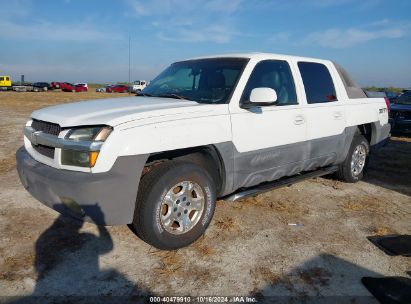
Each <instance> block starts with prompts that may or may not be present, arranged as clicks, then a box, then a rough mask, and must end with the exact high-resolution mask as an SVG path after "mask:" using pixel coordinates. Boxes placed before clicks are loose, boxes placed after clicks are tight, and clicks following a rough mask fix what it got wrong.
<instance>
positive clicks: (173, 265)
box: [152, 251, 182, 275]
mask: <svg viewBox="0 0 411 304" xmlns="http://www.w3.org/2000/svg"><path fill="white" fill-rule="evenodd" d="M152 254H153V255H157V256H159V257H160V266H159V267H156V268H154V271H155V272H156V273H157V274H160V275H171V274H175V273H176V272H177V271H178V270H180V269H181V267H182V261H181V257H180V255H179V254H178V252H177V251H167V252H164V251H160V252H154V253H152Z"/></svg>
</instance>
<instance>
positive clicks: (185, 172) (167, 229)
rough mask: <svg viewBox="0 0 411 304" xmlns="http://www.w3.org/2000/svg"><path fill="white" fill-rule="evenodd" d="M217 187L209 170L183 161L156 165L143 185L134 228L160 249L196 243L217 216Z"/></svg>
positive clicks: (145, 239)
mask: <svg viewBox="0 0 411 304" xmlns="http://www.w3.org/2000/svg"><path fill="white" fill-rule="evenodd" d="M215 200H216V191H215V185H214V183H213V181H212V179H211V177H210V175H209V174H208V172H207V171H206V170H204V169H203V168H202V167H200V166H198V165H196V164H194V163H190V162H184V161H169V162H166V163H163V164H160V165H158V166H155V167H154V168H153V169H152V170H151V171H149V172H148V173H147V174H145V175H144V177H143V178H142V180H141V182H140V186H139V191H138V195H137V202H136V209H135V213H134V220H133V227H134V229H135V231H136V233H137V234H138V235H139V236H140V237H141V238H142V239H143V240H144V241H146V242H147V243H149V244H150V245H152V246H154V247H156V248H158V249H165V250H171V249H177V248H181V247H184V246H187V245H189V244H191V243H192V242H194V241H195V240H197V239H198V238H199V237H200V236H201V235H202V234H203V233H204V232H205V230H206V229H207V227H208V225H209V224H210V221H211V218H212V216H213V214H214V209H215Z"/></svg>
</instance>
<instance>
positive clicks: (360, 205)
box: [341, 202, 365, 211]
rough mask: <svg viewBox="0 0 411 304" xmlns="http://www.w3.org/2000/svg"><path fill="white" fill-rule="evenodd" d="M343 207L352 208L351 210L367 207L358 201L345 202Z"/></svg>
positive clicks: (360, 209) (345, 208)
mask: <svg viewBox="0 0 411 304" xmlns="http://www.w3.org/2000/svg"><path fill="white" fill-rule="evenodd" d="M341 207H342V208H343V209H344V210H350V211H362V210H364V209H365V208H364V205H363V204H358V203H353V202H345V203H344V204H343V205H342V206H341Z"/></svg>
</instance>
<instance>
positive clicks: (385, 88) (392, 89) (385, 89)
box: [364, 86, 404, 94]
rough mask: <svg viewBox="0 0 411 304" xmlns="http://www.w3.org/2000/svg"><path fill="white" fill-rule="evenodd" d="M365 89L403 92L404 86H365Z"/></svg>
mask: <svg viewBox="0 0 411 304" xmlns="http://www.w3.org/2000/svg"><path fill="white" fill-rule="evenodd" d="M364 90H366V91H376V92H385V91H390V92H395V93H397V94H398V93H401V92H402V90H404V88H396V87H375V86H372V87H365V88H364Z"/></svg>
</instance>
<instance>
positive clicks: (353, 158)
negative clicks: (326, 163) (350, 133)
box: [337, 134, 370, 183]
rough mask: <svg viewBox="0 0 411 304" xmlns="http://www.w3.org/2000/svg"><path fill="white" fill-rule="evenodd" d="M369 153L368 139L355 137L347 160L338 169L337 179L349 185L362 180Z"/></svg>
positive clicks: (359, 136) (360, 136)
mask: <svg viewBox="0 0 411 304" xmlns="http://www.w3.org/2000/svg"><path fill="white" fill-rule="evenodd" d="M369 152H370V145H369V143H368V141H367V139H366V138H365V137H364V136H362V135H360V134H358V135H355V136H354V138H353V141H352V143H351V147H350V150H349V151H348V154H347V157H346V159H345V160H344V162H343V163H342V164H341V165H340V166H339V168H338V171H337V177H338V178H339V179H341V180H343V181H345V182H348V183H356V182H358V181H359V180H361V179H362V178H363V176H364V170H365V168H366V166H367V164H368V154H369Z"/></svg>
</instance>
